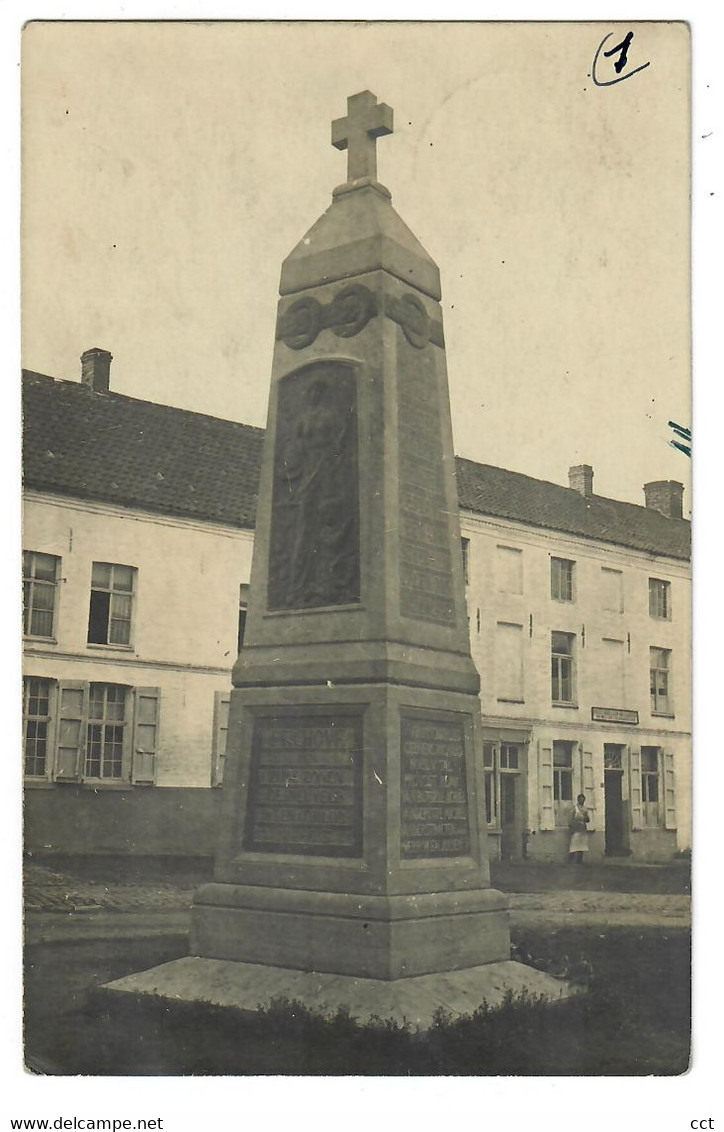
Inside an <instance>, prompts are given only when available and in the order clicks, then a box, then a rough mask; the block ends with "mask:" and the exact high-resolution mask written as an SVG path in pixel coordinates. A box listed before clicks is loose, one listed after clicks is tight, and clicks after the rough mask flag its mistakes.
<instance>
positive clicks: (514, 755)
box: [500, 743, 520, 770]
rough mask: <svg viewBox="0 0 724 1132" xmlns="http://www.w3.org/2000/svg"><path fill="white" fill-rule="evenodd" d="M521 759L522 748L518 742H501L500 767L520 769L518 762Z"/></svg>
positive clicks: (503, 768)
mask: <svg viewBox="0 0 724 1132" xmlns="http://www.w3.org/2000/svg"><path fill="white" fill-rule="evenodd" d="M519 759H520V748H519V747H518V746H517V744H513V743H501V744H500V769H501V770H518V769H519V766H518V762H519Z"/></svg>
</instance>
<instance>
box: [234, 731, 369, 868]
mask: <svg viewBox="0 0 724 1132" xmlns="http://www.w3.org/2000/svg"><path fill="white" fill-rule="evenodd" d="M361 760H362V719H361V716H359V715H347V714H345V715H342V714H339V715H334V716H328V715H320V714H318V713H316V714H310V713H299V714H298V715H278V716H267V717H263V718H260V719H257V720H256V721H255V723H254V734H253V739H252V756H251V781H250V785H249V801H248V811H247V822H246V831H245V837H244V848H245V849H255V850H258V851H265V852H268V853H301V854H303V855H305V856H312V857H320V856H321V857H359V856H361V855H362V778H361Z"/></svg>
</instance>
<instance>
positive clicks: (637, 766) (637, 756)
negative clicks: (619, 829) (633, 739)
mask: <svg viewBox="0 0 724 1132" xmlns="http://www.w3.org/2000/svg"><path fill="white" fill-rule="evenodd" d="M629 797H630V799H631V828H632V829H641V828H642V827H643V824H644V819H643V811H642V806H641V751H640V750H639V749H638V747H632V748H631V789H630V790H629Z"/></svg>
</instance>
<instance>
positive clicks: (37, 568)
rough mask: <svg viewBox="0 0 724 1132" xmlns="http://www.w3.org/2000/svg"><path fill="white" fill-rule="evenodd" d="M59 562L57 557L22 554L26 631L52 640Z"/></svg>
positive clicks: (52, 555) (26, 552)
mask: <svg viewBox="0 0 724 1132" xmlns="http://www.w3.org/2000/svg"><path fill="white" fill-rule="evenodd" d="M59 572H60V559H59V558H56V556H55V555H54V554H39V553H37V552H36V551H32V550H24V551H23V632H24V633H25V635H26V636H28V637H52V636H53V629H54V623H55V606H56V596H55V595H56V591H57V587H58V575H59Z"/></svg>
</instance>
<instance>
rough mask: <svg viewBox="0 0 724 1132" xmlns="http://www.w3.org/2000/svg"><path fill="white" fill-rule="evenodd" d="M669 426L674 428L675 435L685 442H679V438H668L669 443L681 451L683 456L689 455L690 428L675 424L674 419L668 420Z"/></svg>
mask: <svg viewBox="0 0 724 1132" xmlns="http://www.w3.org/2000/svg"><path fill="white" fill-rule="evenodd" d="M669 428H671V429H673V430H674V433H675V435H676V436H678V437H679V438H680V440H683V441H685V442H686V443H684V444H680V443H679V440H670V441H669V444H670V446H671V447H672V448H678V450H679V452H683V453H684V455H685V456H691V429H690V428H687V427H686V426H685V425H680V424H677V423H676V421H669Z"/></svg>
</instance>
